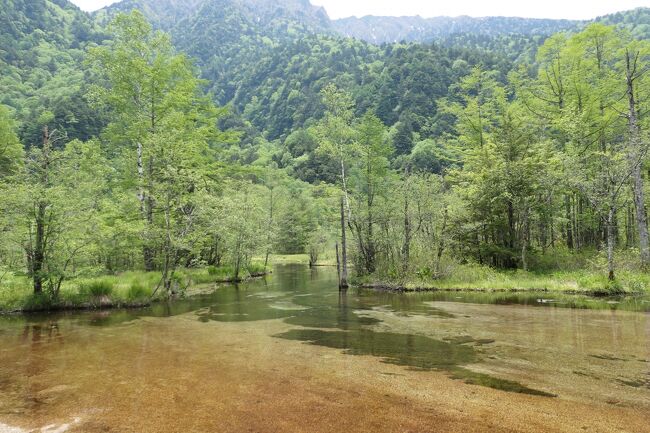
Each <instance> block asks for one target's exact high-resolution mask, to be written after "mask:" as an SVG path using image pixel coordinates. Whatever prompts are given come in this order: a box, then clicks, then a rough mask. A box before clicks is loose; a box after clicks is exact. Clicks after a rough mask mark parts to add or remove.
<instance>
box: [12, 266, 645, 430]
mask: <svg viewBox="0 0 650 433" xmlns="http://www.w3.org/2000/svg"><path fill="white" fill-rule="evenodd" d="M201 292H202V293H201V294H199V295H195V296H192V297H191V298H190V299H188V300H183V301H176V302H174V303H173V304H170V305H163V304H159V305H155V306H153V307H151V308H148V309H143V310H136V311H111V312H90V313H75V314H62V315H56V316H27V317H25V316H11V317H1V316H0V433H9V432H11V433H23V432H47V433H55V432H56V433H62V432H66V431H69V432H137V433H140V432H321V431H323V432H346V431H349V432H366V431H367V432H381V431H387V432H428V431H431V432H471V431H477V432H483V431H485V432H488V431H531V432H537V431H553V432H555V431H558V432H559V431H567V432H569V431H582V432H584V431H587V432H600V431H603V432H609V431H612V432H635V433H636V432H650V313H649V311H650V298H645V299H643V298H641V299H639V298H637V299H618V300H591V299H588V298H583V297H570V296H564V297H555V298H553V297H552V295H549V294H527V295H511V294H463V293H421V294H391V293H375V292H372V291H357V290H350V291H349V292H348V293H347V294H344V295H339V293H338V291H337V289H336V274H335V272H333V270H332V269H330V268H318V269H314V270H309V269H308V268H307V267H303V266H298V265H284V266H278V267H276V272H275V273H274V274H273V275H272V276H271V277H269V278H267V279H265V280H258V281H254V282H250V283H247V284H243V285H240V286H232V285H220V286H217V287H203V288H202V290H201Z"/></svg>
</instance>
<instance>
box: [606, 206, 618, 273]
mask: <svg viewBox="0 0 650 433" xmlns="http://www.w3.org/2000/svg"><path fill="white" fill-rule="evenodd" d="M614 214H615V209H614V208H612V207H610V209H609V212H608V213H607V278H608V279H609V281H614V279H615V278H616V277H615V275H614V243H615V235H614Z"/></svg>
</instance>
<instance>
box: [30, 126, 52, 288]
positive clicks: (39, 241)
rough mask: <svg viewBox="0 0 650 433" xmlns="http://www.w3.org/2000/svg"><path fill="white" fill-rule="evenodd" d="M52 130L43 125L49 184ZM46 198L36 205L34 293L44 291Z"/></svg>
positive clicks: (44, 162)
mask: <svg viewBox="0 0 650 433" xmlns="http://www.w3.org/2000/svg"><path fill="white" fill-rule="evenodd" d="M50 138H51V137H50V131H49V129H48V127H47V126H45V127H43V154H42V157H41V158H42V163H41V170H42V173H41V183H42V184H43V186H44V187H45V186H47V184H48V182H49V171H50V149H51V142H50ZM44 200H45V198H44V197H41V199H40V200H39V202H38V204H37V206H36V215H35V221H34V222H35V224H36V239H35V241H34V249H33V251H32V260H31V262H32V268H31V273H32V280H33V282H34V293H35V294H40V293H43V267H44V265H45V248H46V240H45V217H46V215H45V214H46V211H47V203H46V202H45V201H44Z"/></svg>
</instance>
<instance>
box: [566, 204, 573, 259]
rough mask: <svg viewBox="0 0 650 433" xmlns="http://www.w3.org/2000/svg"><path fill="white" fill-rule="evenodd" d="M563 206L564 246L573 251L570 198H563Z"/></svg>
mask: <svg viewBox="0 0 650 433" xmlns="http://www.w3.org/2000/svg"><path fill="white" fill-rule="evenodd" d="M564 206H565V209H566V220H567V222H566V246H567V248H569V249H573V219H572V217H571V198H570V197H569V195H568V194H567V195H565V196H564Z"/></svg>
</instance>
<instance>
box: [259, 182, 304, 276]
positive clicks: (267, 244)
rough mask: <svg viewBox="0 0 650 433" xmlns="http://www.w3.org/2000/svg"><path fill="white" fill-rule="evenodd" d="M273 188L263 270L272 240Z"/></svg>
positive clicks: (267, 261)
mask: <svg viewBox="0 0 650 433" xmlns="http://www.w3.org/2000/svg"><path fill="white" fill-rule="evenodd" d="M273 205H274V201H273V188H271V194H270V205H269V226H268V227H267V235H266V256H265V257H264V269H266V268H267V266H268V264H269V254H271V241H272V240H273V239H272V236H271V235H272V233H273V232H272V230H273ZM309 265H310V267H311V261H310V262H309Z"/></svg>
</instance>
